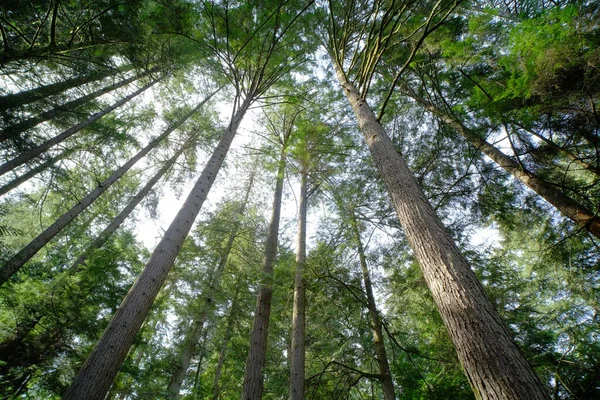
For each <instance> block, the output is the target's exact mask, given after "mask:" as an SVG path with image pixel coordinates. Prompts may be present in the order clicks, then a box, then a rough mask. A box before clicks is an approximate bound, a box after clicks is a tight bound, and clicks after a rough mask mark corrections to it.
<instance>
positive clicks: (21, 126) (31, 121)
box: [0, 68, 156, 141]
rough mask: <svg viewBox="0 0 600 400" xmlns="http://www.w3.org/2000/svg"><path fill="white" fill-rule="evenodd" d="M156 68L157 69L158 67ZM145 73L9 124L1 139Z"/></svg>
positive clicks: (12, 137)
mask: <svg viewBox="0 0 600 400" xmlns="http://www.w3.org/2000/svg"><path fill="white" fill-rule="evenodd" d="M154 70H156V68H155V69H154ZM154 70H153V71H154ZM145 75H148V72H144V73H142V74H138V75H135V76H132V77H131V78H127V79H123V80H122V81H119V82H117V83H113V84H112V85H109V86H106V87H104V88H102V89H99V90H96V91H94V92H92V93H89V94H86V95H85V96H81V97H79V98H77V99H75V100H71V101H69V102H67V103H65V104H61V105H60V106H57V107H54V108H52V109H51V110H48V111H44V112H43V113H41V114H38V115H36V116H35V117H32V118H29V119H26V120H25V121H21V122H18V123H16V124H14V125H11V126H8V127H6V128H5V129H4V130H3V131H2V132H1V133H0V141H3V140H7V139H18V138H19V135H20V134H21V133H22V132H25V131H26V130H28V129H31V128H33V127H34V126H36V125H39V124H41V123H42V122H45V121H49V120H51V119H53V118H56V117H58V116H60V115H63V114H65V113H66V112H70V111H73V110H74V109H75V108H77V107H79V106H80V105H82V104H85V103H87V102H88V101H90V100H93V99H95V98H97V97H100V96H102V95H103V94H106V93H109V92H112V91H113V90H116V89H118V88H120V87H123V86H125V85H128V84H130V83H131V82H134V81H136V80H138V79H140V78H141V77H143V76H145Z"/></svg>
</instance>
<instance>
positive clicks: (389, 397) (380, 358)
mask: <svg viewBox="0 0 600 400" xmlns="http://www.w3.org/2000/svg"><path fill="white" fill-rule="evenodd" d="M349 216H350V225H351V227H352V233H353V234H354V240H355V241H356V247H357V249H358V258H359V260H360V268H361V269H362V275H363V283H364V285H365V292H366V293H367V304H368V305H369V322H370V323H371V330H372V331H373V343H374V344H375V354H376V355H377V364H378V365H379V374H380V375H381V387H382V389H383V398H384V399H385V400H395V399H396V395H395V394H394V381H393V379H392V374H391V372H390V364H389V362H388V357H387V352H386V350H385V343H384V342H383V333H382V330H381V320H380V318H379V312H378V311H377V304H376V303H375V296H374V295H373V285H372V284H371V275H370V274H369V267H368V265H367V257H366V256H365V249H364V247H363V244H362V240H361V239H360V231H359V230H358V224H357V222H356V215H355V214H354V210H350V215H349Z"/></svg>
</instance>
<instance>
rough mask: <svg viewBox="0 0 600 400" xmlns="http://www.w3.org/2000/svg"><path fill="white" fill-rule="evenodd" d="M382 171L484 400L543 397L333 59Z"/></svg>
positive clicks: (479, 288) (447, 237) (469, 272)
mask: <svg viewBox="0 0 600 400" xmlns="http://www.w3.org/2000/svg"><path fill="white" fill-rule="evenodd" d="M332 61H333V63H334V68H335V71H336V74H337V77H338V80H339V83H340V85H341V87H342V89H343V91H344V94H345V95H346V97H347V98H348V101H349V103H350V105H351V107H352V109H353V111H354V114H355V115H356V119H357V121H358V126H359V128H360V130H361V132H362V133H363V136H364V138H365V141H366V142H367V145H368V147H369V150H370V152H371V155H372V156H373V159H374V161H375V164H376V165H377V169H378V170H379V173H380V175H381V177H382V178H383V181H384V183H385V185H386V187H387V189H388V191H389V193H390V196H391V199H392V203H393V204H394V207H395V209H396V213H397V214H398V218H399V220H400V223H401V225H402V227H403V228H404V232H405V234H406V237H407V238H408V241H409V243H410V245H411V248H412V250H413V252H414V254H415V257H416V259H417V260H418V261H419V264H420V266H421V270H422V271H423V276H424V278H425V281H426V282H427V285H428V287H429V289H430V290H431V293H432V295H433V298H434V301H435V303H436V305H437V308H438V310H439V312H440V315H441V316H442V319H443V321H444V324H445V326H446V328H447V330H448V333H449V334H450V337H451V339H452V342H453V343H454V347H455V348H456V351H457V353H458V358H459V360H460V362H461V364H462V366H463V368H464V370H465V373H466V375H467V378H468V379H469V383H470V384H471V387H472V388H473V391H474V392H475V396H476V397H477V398H479V399H545V398H546V397H547V395H546V393H545V390H544V387H543V386H542V384H541V382H540V380H539V378H538V377H537V376H536V374H535V373H534V372H533V370H532V368H531V367H530V366H529V364H528V363H527V361H526V360H525V358H524V357H523V355H522V354H521V353H520V351H519V349H518V347H517V345H516V343H515V342H514V340H513V339H512V334H511V332H510V331H509V330H508V328H507V326H506V325H505V324H504V322H503V321H502V319H501V318H500V315H499V314H498V312H497V311H496V310H495V309H494V306H493V305H492V303H491V302H490V300H489V299H488V297H487V296H486V294H485V292H484V290H483V287H482V286H481V284H480V283H479V281H478V280H477V278H476V277H475V274H474V273H473V271H472V270H471V268H470V266H469V264H468V262H467V260H466V259H465V258H464V256H463V255H462V254H461V253H460V251H459V250H458V248H457V247H456V245H455V244H454V242H453V240H452V238H451V237H450V235H449V234H448V232H447V231H446V230H445V228H444V226H443V224H442V222H441V220H440V219H439V217H438V216H437V215H436V214H435V211H434V210H433V207H432V206H431V204H429V202H428V200H427V198H426V197H425V195H424V193H423V191H422V190H421V188H420V187H419V185H418V184H417V182H416V180H415V178H414V176H413V175H412V173H411V172H410V170H409V168H408V166H407V165H406V162H405V161H404V159H403V158H402V157H401V156H400V154H398V152H397V151H396V149H395V148H394V145H393V144H392V142H391V140H390V139H389V138H388V136H387V135H386V133H385V131H384V129H383V127H382V126H381V125H380V124H379V122H378V121H377V119H376V117H375V115H374V114H373V111H372V110H371V109H370V108H369V105H368V104H367V103H366V101H365V100H364V99H363V98H362V96H361V95H360V93H358V91H357V90H356V88H355V87H354V85H352V83H350V82H349V81H348V80H347V79H346V76H345V74H344V72H343V71H342V69H341V67H340V66H339V64H337V63H336V61H335V59H334V57H332Z"/></svg>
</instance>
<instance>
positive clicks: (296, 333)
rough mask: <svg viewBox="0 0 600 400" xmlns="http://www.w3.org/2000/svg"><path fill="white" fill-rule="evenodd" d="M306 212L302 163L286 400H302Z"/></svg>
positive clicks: (306, 190)
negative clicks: (288, 398)
mask: <svg viewBox="0 0 600 400" xmlns="http://www.w3.org/2000/svg"><path fill="white" fill-rule="evenodd" d="M307 211H308V169H307V167H306V165H303V166H302V170H301V177H300V204H299V205H298V238H297V240H298V243H297V250H296V251H297V253H296V276H295V278H294V309H293V312H292V348H291V366H290V399H291V400H304V373H305V358H306V354H305V346H304V341H305V335H306V284H305V279H304V270H305V268H306V214H307Z"/></svg>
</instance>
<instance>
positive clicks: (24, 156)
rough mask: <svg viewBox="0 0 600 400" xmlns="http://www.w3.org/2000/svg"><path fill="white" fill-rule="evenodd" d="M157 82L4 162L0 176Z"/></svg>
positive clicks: (153, 82)
mask: <svg viewBox="0 0 600 400" xmlns="http://www.w3.org/2000/svg"><path fill="white" fill-rule="evenodd" d="M157 82H158V80H154V81H152V82H150V83H149V84H147V85H146V86H144V87H142V88H141V89H138V90H136V91H135V92H133V93H131V94H130V95H128V96H125V97H124V98H122V99H121V100H119V101H117V102H116V103H114V104H112V105H110V106H108V107H106V108H104V109H102V110H101V111H99V112H97V113H95V114H92V115H91V116H90V117H89V118H88V119H86V120H85V121H82V122H80V123H78V124H76V125H74V126H72V127H70V128H69V129H67V130H66V131H64V132H62V133H60V134H58V135H56V136H54V137H53V138H52V139H48V140H46V141H45V142H44V143H42V144H40V145H39V146H36V147H33V148H31V149H29V150H25V151H24V152H22V153H21V154H19V155H18V156H17V157H15V158H13V159H12V160H9V161H7V162H5V163H4V164H2V165H0V175H4V174H6V173H7V172H10V171H12V170H13V169H15V168H17V167H19V166H21V165H23V164H25V163H27V162H29V161H31V160H33V159H34V158H36V157H38V156H39V155H40V154H42V153H43V152H45V151H46V150H48V149H49V148H51V147H52V146H55V145H57V144H59V143H61V142H64V141H65V140H67V139H68V138H70V137H71V136H73V135H74V134H75V133H77V132H79V131H80V130H82V129H84V128H87V127H88V126H90V125H91V124H92V123H93V122H94V121H97V120H99V119H100V118H102V117H104V116H105V115H106V114H108V113H110V112H112V111H114V110H115V109H116V108H118V107H120V106H122V105H123V104H125V103H127V102H128V101H130V100H131V99H133V98H134V97H136V96H138V95H139V94H141V93H143V92H145V91H146V90H147V89H149V88H150V87H152V86H153V85H154V84H156V83H157Z"/></svg>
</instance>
